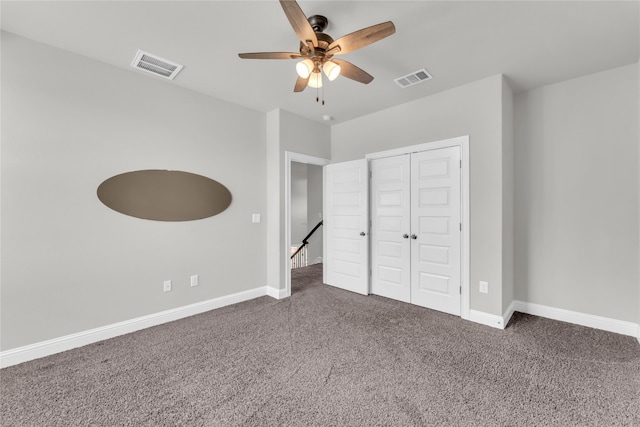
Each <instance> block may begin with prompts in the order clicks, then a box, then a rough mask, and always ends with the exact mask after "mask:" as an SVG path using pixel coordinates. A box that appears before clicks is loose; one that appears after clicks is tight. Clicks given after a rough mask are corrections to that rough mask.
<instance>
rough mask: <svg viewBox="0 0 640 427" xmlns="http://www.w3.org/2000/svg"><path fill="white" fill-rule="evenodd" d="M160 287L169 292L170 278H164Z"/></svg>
mask: <svg viewBox="0 0 640 427" xmlns="http://www.w3.org/2000/svg"><path fill="white" fill-rule="evenodd" d="M162 289H163V290H164V291H165V292H169V291H170V290H171V280H165V281H164V284H163V288H162Z"/></svg>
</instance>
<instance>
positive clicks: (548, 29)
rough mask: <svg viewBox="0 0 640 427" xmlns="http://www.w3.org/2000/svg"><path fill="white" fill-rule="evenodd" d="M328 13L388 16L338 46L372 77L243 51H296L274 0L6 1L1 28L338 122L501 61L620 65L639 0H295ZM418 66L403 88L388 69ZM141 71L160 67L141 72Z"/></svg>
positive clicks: (356, 24) (346, 18) (540, 73)
mask: <svg viewBox="0 0 640 427" xmlns="http://www.w3.org/2000/svg"><path fill="white" fill-rule="evenodd" d="M299 4H300V6H301V8H302V10H303V11H304V12H305V13H306V14H307V16H310V15H314V14H320V15H324V16H326V17H327V18H329V26H328V28H327V29H326V30H325V32H326V33H327V34H330V35H331V36H332V37H333V38H334V39H337V38H338V37H341V36H343V35H345V34H348V33H351V32H353V31H355V30H358V29H360V28H363V27H367V26H370V25H374V24H377V23H380V22H384V21H388V20H391V21H393V23H394V24H395V26H396V34H394V35H392V36H390V37H389V38H386V39H384V40H382V41H379V42H377V43H375V44H372V45H370V46H367V47H365V48H363V49H361V50H358V51H355V52H351V53H348V54H345V55H343V56H341V59H345V60H347V61H350V62H352V63H354V64H355V65H357V66H359V67H360V68H363V69H364V70H366V71H367V72H369V73H370V74H371V75H373V76H374V77H375V79H374V81H373V82H372V83H370V84H369V85H363V84H361V83H357V82H354V81H352V80H349V79H346V78H344V77H343V78H338V79H337V80H336V81H334V82H328V83H327V82H325V88H324V98H325V100H326V105H324V106H321V105H320V104H317V103H316V102H315V95H316V94H315V90H313V89H310V88H307V90H305V91H304V92H302V93H293V86H294V83H295V80H296V72H295V61H290V60H284V61H282V60H281V61H278V60H246V59H240V58H238V56H237V54H238V53H239V52H260V51H297V48H298V40H297V38H296V35H295V33H294V32H293V30H292V29H291V27H290V26H289V22H288V21H287V18H286V17H285V15H284V13H283V11H282V8H281V7H280V5H279V3H278V2H277V1H275V0H262V1H238V0H236V1H189V2H187V1H135V2H134V1H103V2H98V1H43V2H36V1H6V0H3V1H2V2H1V3H0V7H1V9H0V13H1V26H2V29H3V30H5V31H9V32H12V33H15V34H18V35H20V36H23V37H27V38H30V39H33V40H36V41H40V42H43V43H47V44H49V45H52V46H55V47H59V48H62V49H66V50H69V51H71V52H75V53H78V54H80V55H85V56H87V57H90V58H94V59H97V60H99V61H102V62H105V63H108V64H111V65H114V66H117V67H121V68H123V69H127V70H129V71H130V72H132V73H143V72H141V71H139V70H134V69H133V68H131V67H130V64H131V61H132V60H133V57H134V55H135V53H136V51H137V50H138V49H143V50H146V51H148V52H150V53H153V54H156V55H159V56H161V57H164V58H167V59H170V60H172V61H175V62H178V63H180V64H183V65H184V66H185V68H184V70H183V71H182V72H181V73H180V74H179V75H178V76H177V78H176V79H175V80H174V81H164V80H163V82H164V83H166V84H171V85H178V86H182V87H185V88H188V89H192V90H194V91H197V92H201V93H204V94H207V95H210V96H213V97H216V98H219V99H223V100H226V101H229V102H233V103H235V104H240V105H243V106H246V107H248V108H251V109H255V110H259V111H263V112H266V111H270V110H273V109H275V108H283V109H285V110H288V111H291V112H294V113H296V114H299V115H301V116H304V117H308V118H310V119H312V120H316V121H322V116H323V115H330V116H332V117H333V118H334V120H333V121H332V122H331V123H339V122H342V121H346V120H350V119H353V118H356V117H360V116H363V115H366V114H369V113H372V112H374V111H378V110H381V109H384V108H388V107H391V106H394V105H398V104H402V103H405V102H408V101H411V100H414V99H417V98H421V97H424V96H428V95H431V94H434V93H436V92H440V91H443V90H446V89H449V88H452V87H455V86H460V85H463V84H465V83H469V82H472V81H475V80H479V79H482V78H484V77H488V76H492V75H495V74H499V73H503V74H505V75H506V76H507V78H508V80H509V82H510V83H511V85H512V87H513V89H514V90H515V91H521V90H527V89H531V88H535V87H540V86H543V85H546V84H550V83H554V82H558V81H562V80H566V79H570V78H574V77H578V76H581V75H586V74H590V73H594V72H597V71H602V70H606V69H609V68H614V67H617V66H622V65H627V64H631V63H634V62H637V61H638V57H639V41H640V30H639V16H640V8H639V4H640V3H639V2H638V1H622V2H613V1H602V2H596V1H494V2H486V1H468V2H465V1H364V0H361V1H306V0H304V1H299ZM421 68H426V69H427V70H428V71H429V72H430V73H431V74H432V75H433V79H432V80H429V81H426V82H423V83H420V84H418V85H416V86H412V87H409V88H406V89H402V88H400V87H399V86H397V85H396V84H395V83H394V81H393V80H394V79H395V78H397V77H400V76H402V75H405V74H408V73H411V72H413V71H416V70H419V69H421ZM143 74H144V75H145V76H148V78H157V77H155V76H152V75H148V74H146V73H143Z"/></svg>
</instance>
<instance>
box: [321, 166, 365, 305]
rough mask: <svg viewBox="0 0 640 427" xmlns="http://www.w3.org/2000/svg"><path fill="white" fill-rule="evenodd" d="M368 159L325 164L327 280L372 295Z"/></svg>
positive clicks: (329, 283)
mask: <svg viewBox="0 0 640 427" xmlns="http://www.w3.org/2000/svg"><path fill="white" fill-rule="evenodd" d="M368 181H369V176H368V167H367V161H366V160H365V159H362V160H353V161H350V162H343V163H335V164H329V165H327V166H325V167H324V191H325V197H324V212H325V214H324V225H323V232H324V242H325V244H324V257H323V258H324V269H323V273H324V283H326V284H328V285H331V286H335V287H337V288H341V289H345V290H348V291H352V292H357V293H359V294H363V295H368V294H369V252H368V248H369V236H368V229H369V228H368V221H369V215H368V213H369V201H368Z"/></svg>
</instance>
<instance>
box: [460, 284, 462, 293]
mask: <svg viewBox="0 0 640 427" xmlns="http://www.w3.org/2000/svg"><path fill="white" fill-rule="evenodd" d="M460 295H462V286H460Z"/></svg>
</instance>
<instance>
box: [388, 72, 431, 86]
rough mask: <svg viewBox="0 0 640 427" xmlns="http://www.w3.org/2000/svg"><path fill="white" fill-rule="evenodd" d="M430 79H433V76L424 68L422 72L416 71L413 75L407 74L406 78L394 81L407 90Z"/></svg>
mask: <svg viewBox="0 0 640 427" xmlns="http://www.w3.org/2000/svg"><path fill="white" fill-rule="evenodd" d="M429 79H431V74H429V72H428V71H427V70H425V69H424V68H423V69H422V70H418V71H415V72H413V73H411V74H407V75H406V76H402V77H398V78H397V79H395V80H394V81H395V82H396V83H397V84H398V86H400V87H401V88H405V87H409V86H413V85H415V84H418V83H420V82H424V81H427V80H429Z"/></svg>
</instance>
